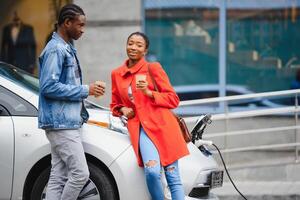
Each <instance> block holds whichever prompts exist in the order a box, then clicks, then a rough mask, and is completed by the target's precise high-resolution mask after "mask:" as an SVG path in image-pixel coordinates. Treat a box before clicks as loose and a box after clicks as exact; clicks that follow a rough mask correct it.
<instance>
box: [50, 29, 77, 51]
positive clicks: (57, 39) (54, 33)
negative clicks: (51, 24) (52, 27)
mask: <svg viewBox="0 0 300 200" xmlns="http://www.w3.org/2000/svg"><path fill="white" fill-rule="evenodd" d="M52 38H53V39H55V40H56V41H58V42H60V43H63V44H64V46H65V47H66V49H67V50H68V51H69V52H75V53H76V49H75V47H74V46H73V45H72V43H71V42H68V43H67V42H66V41H65V40H64V39H63V38H62V37H61V36H60V35H59V34H58V33H56V32H53V34H52Z"/></svg>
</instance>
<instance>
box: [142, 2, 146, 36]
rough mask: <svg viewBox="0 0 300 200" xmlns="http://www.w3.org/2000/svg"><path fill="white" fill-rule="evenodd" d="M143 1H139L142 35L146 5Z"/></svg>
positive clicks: (144, 30)
mask: <svg viewBox="0 0 300 200" xmlns="http://www.w3.org/2000/svg"><path fill="white" fill-rule="evenodd" d="M145 4H146V3H145V0H141V29H142V32H143V33H146V25H145V23H146V14H145V13H146V5H145Z"/></svg>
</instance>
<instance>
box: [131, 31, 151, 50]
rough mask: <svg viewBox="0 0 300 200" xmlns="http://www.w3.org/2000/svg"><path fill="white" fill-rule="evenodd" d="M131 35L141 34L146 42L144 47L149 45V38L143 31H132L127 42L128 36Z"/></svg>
mask: <svg viewBox="0 0 300 200" xmlns="http://www.w3.org/2000/svg"><path fill="white" fill-rule="evenodd" d="M133 35H139V36H141V37H142V38H143V39H144V40H145V43H146V49H148V48H149V45H150V42H149V38H148V36H147V35H146V34H145V33H142V32H134V33H131V34H130V35H129V36H128V38H127V43H128V40H129V38H131V36H133Z"/></svg>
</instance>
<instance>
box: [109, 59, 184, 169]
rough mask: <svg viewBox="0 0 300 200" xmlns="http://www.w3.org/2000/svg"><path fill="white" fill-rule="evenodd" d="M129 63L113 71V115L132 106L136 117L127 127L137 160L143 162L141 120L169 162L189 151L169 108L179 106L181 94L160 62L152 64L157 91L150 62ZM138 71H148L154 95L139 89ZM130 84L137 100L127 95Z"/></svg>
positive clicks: (161, 159)
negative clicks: (136, 79) (137, 85)
mask: <svg viewBox="0 0 300 200" xmlns="http://www.w3.org/2000/svg"><path fill="white" fill-rule="evenodd" d="M126 63H127V61H126V62H125V63H124V64H123V65H122V66H120V67H118V68H117V69H115V70H113V71H112V74H111V78H112V102H111V104H110V107H111V110H112V112H113V115H114V116H120V115H121V113H120V111H119V109H120V108H121V107H123V106H126V107H130V108H133V110H134V112H135V117H134V118H132V119H129V120H128V125H127V128H128V130H129V134H130V139H131V143H132V145H133V148H134V151H135V154H136V156H137V159H138V164H139V165H140V166H143V164H142V160H141V156H140V154H139V132H140V124H141V125H142V126H143V128H144V130H145V132H146V133H147V135H148V137H149V138H150V139H151V140H152V142H153V143H154V145H155V146H156V148H157V150H158V152H159V155H160V161H161V164H162V165H163V166H166V165H169V164H171V163H173V162H174V161H176V160H178V159H179V158H181V157H183V156H185V155H188V154H189V152H188V149H187V145H186V143H185V141H184V139H183V136H182V135H181V132H180V127H179V125H178V123H177V121H176V118H175V117H174V116H173V114H172V112H171V111H170V109H173V108H176V107H177V106H178V104H179V98H178V96H177V94H176V93H175V91H174V89H173V88H172V86H171V84H170V82H169V78H168V76H167V74H166V73H165V71H164V70H163V68H162V67H161V65H160V64H159V63H157V62H156V63H151V64H150V70H151V73H152V76H153V77H154V79H155V82H156V84H157V87H158V90H159V92H157V91H155V89H154V86H153V83H152V79H151V77H150V76H149V74H148V67H147V65H148V62H147V61H146V60H145V59H144V58H142V59H141V60H140V61H139V62H138V63H137V64H135V65H134V66H133V67H131V68H128V67H127V66H126ZM136 74H146V75H147V81H148V87H149V89H150V90H152V91H153V96H154V98H153V99H152V98H150V97H148V96H146V95H144V94H143V93H142V92H141V91H139V90H136V86H135V75H136ZM130 84H131V88H132V95H133V99H134V104H133V103H132V102H131V101H130V99H129V96H128V87H129V85H130Z"/></svg>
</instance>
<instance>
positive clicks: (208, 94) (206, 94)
mask: <svg viewBox="0 0 300 200" xmlns="http://www.w3.org/2000/svg"><path fill="white" fill-rule="evenodd" d="M177 95H178V97H179V99H180V101H187V100H195V99H205V98H212V97H217V96H218V92H217V91H193V92H181V93H179V92H178V93H177Z"/></svg>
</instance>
